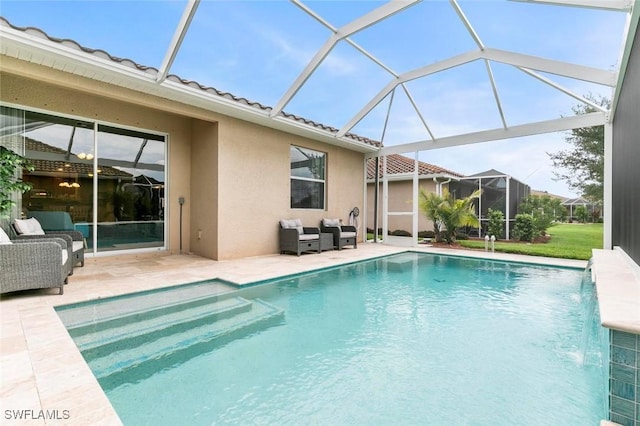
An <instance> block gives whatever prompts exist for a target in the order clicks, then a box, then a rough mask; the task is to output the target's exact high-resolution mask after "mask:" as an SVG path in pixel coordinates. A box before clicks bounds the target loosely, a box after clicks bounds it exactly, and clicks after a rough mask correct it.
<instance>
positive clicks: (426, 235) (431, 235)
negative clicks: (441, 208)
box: [418, 231, 436, 238]
mask: <svg viewBox="0 0 640 426" xmlns="http://www.w3.org/2000/svg"><path fill="white" fill-rule="evenodd" d="M435 237H436V233H435V232H433V231H420V232H418V238H435Z"/></svg>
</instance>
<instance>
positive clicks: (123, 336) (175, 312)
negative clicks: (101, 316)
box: [69, 297, 252, 357]
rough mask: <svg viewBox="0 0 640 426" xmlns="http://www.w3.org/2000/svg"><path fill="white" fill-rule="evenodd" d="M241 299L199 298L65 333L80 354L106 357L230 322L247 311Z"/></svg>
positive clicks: (246, 302) (247, 305) (246, 303)
mask: <svg viewBox="0 0 640 426" xmlns="http://www.w3.org/2000/svg"><path fill="white" fill-rule="evenodd" d="M251 307H252V306H251V302H250V301H249V300H247V299H244V298H242V297H229V298H225V299H222V300H220V299H219V298H214V297H212V298H203V299H198V300H195V301H190V302H184V303H180V304H176V305H172V306H169V307H167V308H165V309H162V308H159V309H154V310H150V311H146V312H143V313H136V314H135V315H127V316H125V317H122V318H118V319H112V320H107V321H102V322H99V323H94V324H93V325H92V326H82V327H76V328H72V329H69V334H70V335H71V336H72V337H73V339H74V341H75V343H76V345H77V346H78V348H79V349H80V351H89V350H91V351H92V354H93V356H96V357H99V356H103V355H108V354H110V353H112V352H113V351H117V350H119V349H121V348H127V347H135V346H139V345H141V344H143V343H145V342H148V341H150V340H155V339H156V338H159V337H162V336H164V335H167V334H174V333H176V332H181V331H182V330H186V329H190V328H194V327H199V326H201V325H205V324H209V323H212V322H215V321H220V320H223V319H226V318H231V317H233V316H235V315H237V314H239V313H242V312H247V311H250V310H251Z"/></svg>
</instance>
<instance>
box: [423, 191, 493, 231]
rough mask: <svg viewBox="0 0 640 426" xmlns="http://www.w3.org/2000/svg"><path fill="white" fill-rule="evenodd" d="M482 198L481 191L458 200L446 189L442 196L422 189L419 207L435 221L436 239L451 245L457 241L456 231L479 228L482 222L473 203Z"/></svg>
mask: <svg viewBox="0 0 640 426" xmlns="http://www.w3.org/2000/svg"><path fill="white" fill-rule="evenodd" d="M478 197H480V190H477V191H475V192H474V193H473V194H471V195H469V196H468V197H466V198H461V199H458V200H456V199H455V198H453V196H452V195H451V194H450V193H449V191H448V190H447V189H444V190H443V192H442V195H437V194H435V193H432V192H425V191H424V190H423V189H422V188H421V189H420V196H419V200H418V203H419V204H418V205H419V207H420V210H421V211H422V212H423V213H424V214H425V215H426V216H427V218H429V219H430V220H431V221H433V230H434V232H435V233H436V239H437V240H438V241H441V240H442V239H444V240H445V241H446V242H447V243H448V244H451V243H453V242H454V241H455V239H456V230H457V229H458V228H460V227H463V226H479V225H480V222H479V221H478V217H477V216H476V214H475V209H474V206H473V201H474V200H475V199H476V198H478Z"/></svg>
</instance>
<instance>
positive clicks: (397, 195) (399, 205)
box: [367, 179, 446, 233]
mask: <svg viewBox="0 0 640 426" xmlns="http://www.w3.org/2000/svg"><path fill="white" fill-rule="evenodd" d="M388 185H389V191H388V194H389V199H388V203H389V204H388V208H389V212H411V211H413V180H411V179H406V180H390V181H389V183H388ZM445 187H446V184H445ZM419 188H420V189H422V190H424V191H425V192H436V183H435V182H434V181H433V180H432V179H420V180H419ZM382 191H383V189H382V181H380V186H379V192H378V200H379V208H378V228H382ZM374 196H375V184H373V183H367V228H368V229H373V227H374V224H373V220H374V218H373V213H374ZM388 220H389V222H388V227H389V231H391V232H393V231H397V230H402V231H407V232H409V233H411V230H412V228H413V218H412V217H411V216H409V215H403V216H393V215H390V216H389V218H388ZM420 231H433V222H432V221H431V220H429V219H427V217H426V216H425V215H424V213H422V212H421V211H420V209H418V232H420Z"/></svg>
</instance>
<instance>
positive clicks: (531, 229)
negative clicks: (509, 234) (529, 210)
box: [513, 213, 539, 241]
mask: <svg viewBox="0 0 640 426" xmlns="http://www.w3.org/2000/svg"><path fill="white" fill-rule="evenodd" d="M538 235H539V234H538V233H537V232H536V227H535V221H534V219H533V216H532V215H530V214H526V213H520V214H517V215H516V223H515V225H514V227H513V237H514V238H515V239H516V240H520V241H533V240H534V238H535V237H537V236H538Z"/></svg>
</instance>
